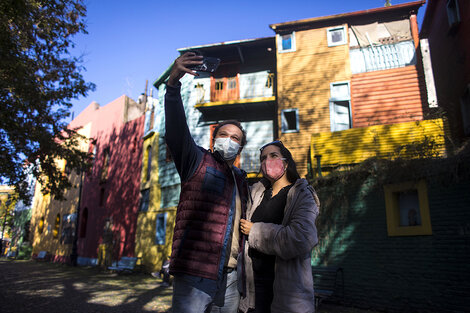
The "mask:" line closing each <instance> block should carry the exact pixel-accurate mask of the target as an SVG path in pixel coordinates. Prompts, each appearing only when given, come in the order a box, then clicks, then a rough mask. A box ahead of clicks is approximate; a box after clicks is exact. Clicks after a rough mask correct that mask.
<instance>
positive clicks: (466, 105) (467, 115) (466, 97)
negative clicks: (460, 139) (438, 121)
mask: <svg viewBox="0 0 470 313" xmlns="http://www.w3.org/2000/svg"><path fill="white" fill-rule="evenodd" d="M460 111H461V114H462V123H463V125H462V127H463V133H464V135H465V136H467V137H468V136H470V83H469V84H468V85H467V88H465V91H464V93H463V95H462V97H460Z"/></svg>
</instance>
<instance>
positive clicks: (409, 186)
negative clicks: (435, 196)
mask: <svg viewBox="0 0 470 313" xmlns="http://www.w3.org/2000/svg"><path fill="white" fill-rule="evenodd" d="M384 191H385V209H386V211H387V231H388V235H389V236H418V235H432V229H431V217H430V215H429V201H428V192H427V187H426V182H425V181H424V180H421V181H419V182H406V183H401V184H393V185H385V186H384Z"/></svg>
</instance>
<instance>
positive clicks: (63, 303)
mask: <svg viewBox="0 0 470 313" xmlns="http://www.w3.org/2000/svg"><path fill="white" fill-rule="evenodd" d="M161 283H162V281H161V279H157V278H154V277H152V276H150V275H145V274H120V275H117V274H114V273H104V272H99V271H98V270H97V269H96V268H82V267H72V266H68V265H60V264H54V263H46V262H36V261H19V260H15V261H12V260H7V259H4V258H0V312H2V313H18V312H35V313H38V312H40V313H45V312H61V313H74V312H77V313H78V312H80V313H83V312H87V313H88V312H113V313H114V312H116V313H120V312H170V307H171V292H172V291H171V288H167V287H164V286H162V285H161Z"/></svg>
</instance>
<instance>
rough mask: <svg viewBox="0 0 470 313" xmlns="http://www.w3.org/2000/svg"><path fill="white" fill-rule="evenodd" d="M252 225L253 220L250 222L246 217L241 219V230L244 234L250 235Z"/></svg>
mask: <svg viewBox="0 0 470 313" xmlns="http://www.w3.org/2000/svg"><path fill="white" fill-rule="evenodd" d="M251 226H253V223H252V222H248V221H247V220H245V219H241V220H240V230H241V231H242V233H243V234H245V235H249V234H250V230H251Z"/></svg>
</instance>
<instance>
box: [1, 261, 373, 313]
mask: <svg viewBox="0 0 470 313" xmlns="http://www.w3.org/2000/svg"><path fill="white" fill-rule="evenodd" d="M171 293H172V289H171V287H165V286H164V285H163V284H162V280H161V279H160V278H154V277H152V276H151V275H148V274H143V273H132V274H116V273H109V272H102V271H99V270H98V269H97V268H84V267H72V266H68V265H61V264H56V263H49V262H37V261H22V260H9V259H5V258H0V312H2V313H18V312H35V313H37V312H41V313H42V312H61V313H74V312H81V313H82V312H87V313H88V312H96V313H98V312H113V313H114V312H116V313H120V312H159V313H163V312H165V313H169V312H172V311H171ZM340 312H341V313H364V312H368V313H373V311H367V310H361V309H357V308H349V307H343V306H338V305H333V304H326V303H325V304H322V305H321V306H320V308H319V309H318V313H340ZM175 313H176V312H175Z"/></svg>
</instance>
